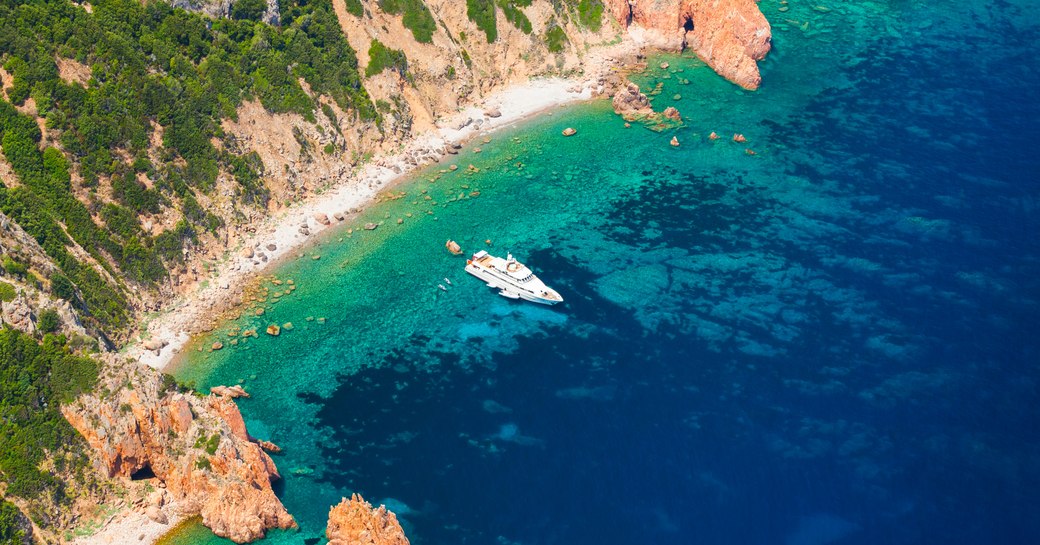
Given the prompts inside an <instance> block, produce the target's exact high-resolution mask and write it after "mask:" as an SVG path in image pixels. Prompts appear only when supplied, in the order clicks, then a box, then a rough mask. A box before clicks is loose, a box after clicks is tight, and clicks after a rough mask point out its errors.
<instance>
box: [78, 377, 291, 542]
mask: <svg viewBox="0 0 1040 545" xmlns="http://www.w3.org/2000/svg"><path fill="white" fill-rule="evenodd" d="M126 382H129V383H130V384H132V385H133V388H132V389H130V388H127V387H125V384H126ZM110 386H112V387H110V388H109V390H114V393H111V394H107V395H104V396H103V397H104V398H102V396H101V395H100V394H95V395H89V396H83V397H81V398H80V399H78V400H77V401H76V402H75V403H73V404H70V405H66V406H63V407H62V413H63V414H64V415H65V418H66V419H67V420H68V421H69V422H70V423H71V424H72V426H73V427H75V428H76V430H77V431H79V433H80V434H81V435H83V437H84V438H85V439H86V440H87V443H88V444H90V446H91V447H92V448H93V449H94V455H95V456H94V458H95V462H96V464H97V465H98V466H99V468H100V469H101V471H102V472H103V473H105V474H106V475H108V476H109V477H122V478H130V477H131V476H133V475H134V474H135V473H137V472H139V471H141V470H144V469H150V470H151V471H152V473H153V474H154V475H155V476H156V478H158V479H159V480H160V481H162V482H163V483H165V485H166V490H167V491H168V492H169V493H170V494H171V496H172V497H173V499H174V501H175V502H176V503H177V505H178V510H179V511H181V512H182V513H183V514H186V515H194V514H199V515H201V516H202V523H203V524H205V525H206V526H208V527H209V528H210V529H212V530H213V532H214V533H215V534H217V535H219V536H222V537H227V538H229V539H231V540H232V541H234V542H236V543H245V542H248V541H253V540H255V539H259V538H261V537H263V536H264V534H265V533H266V530H267V529H269V528H292V527H295V526H296V522H295V521H294V520H293V518H292V516H291V515H289V513H288V512H287V511H286V510H285V507H283V506H282V503H281V501H279V499H278V498H277V497H276V496H275V494H274V491H272V490H271V481H272V480H273V479H278V478H280V476H279V474H278V470H277V469H276V468H275V465H274V461H273V460H271V457H270V456H268V455H267V453H265V452H264V451H263V450H262V449H261V448H260V445H258V444H257V443H256V442H255V441H254V440H253V439H252V438H250V437H249V434H248V433H247V432H246V427H245V422H244V421H243V420H242V415H241V413H240V412H239V411H238V407H237V406H236V405H235V403H234V401H232V400H231V399H230V398H225V397H217V396H209V397H205V398H200V397H196V396H193V395H185V394H181V393H176V392H169V391H163V389H162V385H161V381H160V379H159V377H158V374H156V373H153V372H151V371H144V370H135V371H134V372H132V373H131V376H130V377H129V378H126V379H124V381H119V383H118V385H115V384H113V385H110Z"/></svg>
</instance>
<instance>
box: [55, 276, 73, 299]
mask: <svg viewBox="0 0 1040 545" xmlns="http://www.w3.org/2000/svg"><path fill="white" fill-rule="evenodd" d="M51 293H53V294H54V295H55V296H56V297H60V298H62V299H64V300H66V301H72V300H74V299H75V298H76V285H75V284H73V283H72V281H71V280H69V277H67V276H65V275H64V274H61V273H57V274H55V275H54V276H53V277H52V278H51Z"/></svg>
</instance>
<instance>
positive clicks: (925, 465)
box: [171, 0, 1040, 545]
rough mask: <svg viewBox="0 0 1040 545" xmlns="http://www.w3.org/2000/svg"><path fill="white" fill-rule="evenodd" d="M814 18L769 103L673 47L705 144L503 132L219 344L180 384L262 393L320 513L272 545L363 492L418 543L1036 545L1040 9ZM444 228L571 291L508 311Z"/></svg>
mask: <svg viewBox="0 0 1040 545" xmlns="http://www.w3.org/2000/svg"><path fill="white" fill-rule="evenodd" d="M788 5H789V7H790V9H789V10H788V11H786V12H780V11H779V10H778V8H779V7H780V4H779V3H778V2H770V1H763V2H762V3H761V6H762V9H763V11H764V12H765V13H766V15H767V17H769V19H770V20H771V21H772V22H773V23H774V44H775V50H774V52H773V53H771V54H770V57H769V58H768V59H767V60H766V61H765V62H764V63H763V65H762V67H763V78H764V81H765V83H764V85H763V87H762V88H761V89H760V90H759V91H758V92H756V93H748V92H745V91H741V90H739V89H738V88H736V87H734V86H732V85H730V84H728V83H726V82H725V81H723V80H721V79H720V78H718V77H717V76H715V75H714V74H713V73H712V72H711V71H710V70H709V69H707V68H706V67H704V66H703V65H702V64H701V63H699V62H698V61H697V60H695V59H693V58H688V57H675V56H666V57H662V58H661V59H654V60H653V62H652V63H651V66H652V68H651V69H649V70H648V71H647V73H645V74H642V75H639V76H637V79H638V80H639V82H640V83H641V84H642V85H643V87H644V89H651V88H653V87H654V86H655V85H656V84H658V83H661V84H662V89H661V92H660V93H659V94H657V95H655V96H654V97H653V100H654V103H655V106H656V107H657V108H658V109H661V108H663V107H664V106H667V105H675V106H676V107H678V108H679V110H680V111H681V112H682V113H683V115H684V117H685V118H686V124H685V126H683V127H681V128H678V129H674V130H668V131H665V132H662V133H656V132H653V131H651V130H648V129H647V128H644V127H642V126H638V125H636V126H633V127H632V128H628V129H626V128H624V126H623V122H622V121H621V120H620V119H618V118H617V117H616V116H615V115H614V114H613V113H612V112H611V111H610V108H609V104H608V103H607V102H606V101H599V102H593V103H589V104H583V105H579V106H575V107H570V108H567V109H564V110H560V111H557V112H555V113H554V115H552V116H543V117H540V118H537V119H535V120H532V121H530V122H527V123H525V124H523V125H522V126H519V127H515V128H512V129H509V130H505V131H502V132H499V133H495V134H493V135H491V136H490V138H491V141H490V142H488V143H483V142H480V141H479V140H478V141H477V142H474V143H472V144H471V145H469V146H467V149H466V150H465V152H464V153H463V154H462V155H460V156H459V157H457V158H451V159H452V161H451V162H454V163H456V164H457V165H458V166H459V167H461V168H459V170H458V171H454V172H452V171H450V170H448V165H449V164H450V163H451V162H446V163H444V164H441V165H434V166H432V167H430V168H428V169H426V170H424V171H422V172H420V173H419V174H417V175H416V176H415V177H414V178H413V179H411V180H409V181H407V182H405V183H403V184H401V185H400V186H398V187H396V188H395V189H394V191H395V192H396V194H397V195H398V196H399V198H397V199H396V200H386V201H384V202H381V203H379V204H377V205H374V206H372V207H370V208H369V210H367V211H366V212H365V213H364V214H363V215H362V217H360V218H358V219H356V220H352V224H351V225H350V226H346V227H344V228H342V230H340V231H337V232H333V233H329V234H326V235H324V236H323V237H322V240H321V241H320V242H318V243H316V244H315V245H313V246H312V247H309V248H307V249H305V253H306V254H307V255H305V256H304V257H303V258H300V259H297V260H294V261H291V262H288V263H285V264H283V265H281V266H279V267H278V268H277V270H274V271H272V274H273V275H274V277H275V278H277V279H278V280H279V281H280V282H282V283H281V284H274V283H273V282H271V279H267V280H266V281H265V285H266V287H267V288H269V290H270V292H269V294H268V297H267V298H266V301H265V302H264V303H262V306H264V309H265V313H264V315H263V316H260V317H256V316H255V315H254V313H253V312H247V313H246V316H247V317H245V318H241V319H238V320H234V321H231V322H228V323H227V324H224V325H223V326H222V327H221V328H219V329H218V330H217V331H215V332H214V333H213V334H212V335H211V336H209V337H205V338H202V339H199V341H198V345H197V346H203V347H205V346H209V345H210V344H211V343H212V342H213V340H214V339H217V338H219V339H220V340H222V341H224V344H225V348H224V350H222V351H219V352H212V353H211V352H208V351H203V352H192V353H191V355H190V357H189V358H188V360H187V361H186V362H184V363H183V365H182V366H181V367H180V368H179V369H178V371H177V374H178V377H179V378H181V379H183V380H196V381H197V382H198V383H199V384H200V385H203V386H208V385H214V384H229V383H242V384H244V385H245V387H246V388H247V389H248V390H249V391H250V392H251V393H252V395H253V397H252V398H251V399H248V400H243V401H242V403H241V404H240V405H241V407H242V410H243V413H244V415H245V417H246V419H247V424H248V426H249V429H250V431H251V433H252V434H253V435H255V436H257V437H259V438H263V439H269V440H272V441H274V442H276V443H278V444H280V445H281V446H282V447H283V448H284V452H283V453H282V454H280V455H277V456H276V457H275V460H276V462H277V464H278V467H279V469H280V470H281V471H282V473H283V475H284V477H285V479H284V480H283V481H282V482H281V483H280V484H279V485H278V487H277V490H278V492H279V494H280V495H281V497H282V499H283V501H284V503H285V505H286V507H287V508H288V509H289V511H290V512H291V513H293V515H294V516H296V517H297V520H298V521H299V522H300V525H301V529H300V531H298V532H274V533H272V534H271V536H270V538H269V540H270V541H272V542H274V543H307V544H313V543H318V542H320V541H323V538H322V537H321V536H322V535H323V531H324V525H325V520H326V516H327V514H328V509H329V507H330V506H331V505H333V504H334V503H336V502H337V501H338V500H339V498H340V497H341V496H349V494H350V493H351V492H353V491H358V492H361V493H362V494H364V495H365V497H366V498H367V499H369V500H370V501H373V502H382V503H385V504H386V505H387V506H388V507H389V508H391V509H392V510H394V511H395V512H397V513H398V515H399V517H400V518H401V520H402V522H403V524H404V525H405V528H406V530H407V532H408V535H409V538H410V539H411V540H412V543H417V544H449V543H502V544H512V543H532V544H533V543H644V542H663V543H691V542H699V543H720V544H721V543H726V544H729V543H785V544H792V545H819V544H825V543H879V542H883V543H921V542H945V543H980V542H986V543H1026V542H1036V541H1037V540H1038V539H1040V524H1038V523H1037V522H1036V520H1035V516H1033V515H1034V514H1035V513H1036V512H1038V509H1040V497H1038V493H1037V492H1036V490H1037V485H1038V484H1040V457H1038V456H1037V454H1038V453H1040V437H1038V434H1037V431H1036V430H1037V429H1040V426H1038V424H1040V422H1038V420H1040V419H1038V418H1037V414H1036V408H1035V407H1036V405H1037V401H1038V395H1037V386H1036V378H1037V364H1038V362H1040V358H1038V356H1037V354H1038V351H1040V350H1038V349H1040V343H1038V341H1037V340H1036V338H1035V331H1037V329H1038V328H1037V326H1038V324H1040V310H1038V309H1040V307H1038V305H1037V295H1038V293H1040V290H1038V288H1040V281H1038V280H1037V279H1038V278H1040V275H1038V273H1040V270H1038V269H1040V260H1038V254H1040V252H1038V250H1040V243H1038V242H1037V236H1036V235H1037V233H1038V232H1040V229H1038V228H1040V221H1038V220H1037V216H1036V214H1037V210H1038V205H1040V187H1038V186H1040V184H1038V180H1037V174H1036V173H1037V172H1040V157H1038V155H1037V154H1036V153H1035V149H1034V144H1035V142H1036V141H1037V136H1038V134H1037V132H1038V131H1037V128H1036V127H1037V122H1038V121H1040V104H1038V98H1037V96H1036V93H1035V89H1036V88H1037V86H1038V85H1040V70H1038V68H1037V63H1036V61H1035V59H1034V58H1033V56H1032V53H1031V49H1030V48H1031V45H1030V44H1032V43H1034V42H1035V41H1036V39H1037V38H1040V29H1038V27H1037V26H1036V24H1035V23H1033V22H1032V21H1033V20H1034V19H1035V18H1034V17H1030V16H1029V14H1030V13H1031V12H1030V11H1029V9H1031V8H1035V6H1033V5H1032V4H1031V3H1028V2H1019V3H1000V4H992V5H974V4H972V3H953V2H939V3H929V4H925V3H921V2H911V1H895V0H893V1H889V2H845V3H841V4H835V5H828V6H827V8H829V11H823V10H821V9H819V8H818V7H817V6H819V4H811V3H801V2H791V3H790V4H788ZM806 23H808V25H806ZM661 60H667V61H668V62H669V64H670V67H669V69H667V70H661V69H660V68H657V65H658V63H659V62H660V61H661ZM675 95H680V97H679V98H678V99H676V98H675ZM567 126H573V127H576V128H577V129H578V131H579V132H578V135H576V136H574V137H571V138H564V137H562V136H560V131H561V130H562V129H563V128H564V127H567ZM711 131H715V132H717V133H718V134H719V135H722V138H720V139H718V140H715V141H710V140H709V139H708V138H707V135H708V134H709V133H710V132H711ZM734 133H741V134H744V135H745V136H746V137H747V142H746V143H743V144H737V143H735V142H732V141H731V139H730V137H731V136H732V135H733V134H734ZM673 135H674V136H676V137H677V138H678V139H679V141H680V143H681V146H680V147H678V148H673V147H671V146H669V145H668V141H669V139H670V138H671V137H672V136H673ZM474 146H480V148H481V149H482V151H481V152H480V153H475V152H473V147H474ZM748 149H750V150H752V151H753V152H754V155H751V154H749V153H747V151H746V150H748ZM470 164H472V165H474V166H475V167H477V168H479V172H474V173H470V172H467V168H466V167H467V166H468V165H470ZM427 197H428V198H427ZM398 219H401V220H402V223H401V224H400V225H399V224H398V223H397V220H398ZM368 221H376V222H383V224H382V225H381V226H380V227H379V228H378V229H376V230H375V231H363V230H358V228H359V227H360V226H361V225H362V224H364V223H365V222H368ZM348 228H350V229H354V231H353V232H349V233H348V231H347V229H348ZM449 238H452V239H455V240H457V241H459V242H460V243H461V244H462V246H463V248H464V249H465V250H467V251H474V250H477V249H484V248H487V249H489V250H491V251H492V253H499V254H504V253H505V252H507V251H511V252H513V253H514V254H515V255H516V256H517V257H519V258H520V259H521V260H522V261H525V262H527V263H528V264H529V265H530V266H531V267H532V268H534V269H535V271H536V272H538V273H539V275H540V276H541V277H542V278H543V279H544V280H545V281H546V282H547V283H548V284H549V285H550V286H552V287H554V288H555V289H557V290H558V291H560V293H561V294H562V295H563V297H564V298H565V300H566V301H565V303H564V304H563V305H560V306H558V307H553V308H545V307H540V306H535V305H531V304H526V303H520V302H515V301H509V300H506V299H504V298H501V297H498V296H497V295H495V293H494V292H493V291H491V290H489V289H487V288H486V287H484V285H483V283H481V282H479V281H478V280H476V279H473V278H471V277H468V276H467V275H465V274H464V273H463V271H462V267H463V264H464V260H463V258H460V257H455V256H451V255H450V254H448V253H447V252H446V251H445V250H444V247H443V244H444V241H445V240H447V239H449ZM486 240H489V241H490V245H489V244H487V243H485V241H486ZM314 255H318V256H320V259H318V260H315V259H313V257H312V256H314ZM445 278H448V279H450V280H451V283H450V284H449V283H448V282H447V281H446V280H445ZM290 279H291V280H292V281H293V283H292V285H293V286H296V289H295V290H294V291H292V292H291V293H289V294H287V295H286V294H285V292H286V291H287V289H288V286H289V283H288V280H290ZM438 284H443V285H445V287H446V288H447V291H442V290H440V289H439V288H438V287H437V286H438ZM276 292H281V295H280V296H279V297H274V295H275V293H276ZM276 299H277V302H275V300H276ZM286 322H291V323H292V324H293V328H292V329H291V330H289V331H284V332H283V333H282V335H280V336H279V337H278V338H272V337H268V336H266V335H263V333H261V336H260V338H257V339H247V340H244V341H240V342H239V344H237V345H234V346H232V345H230V342H229V340H230V339H232V338H235V337H229V336H228V333H229V332H236V331H239V330H241V329H243V328H253V327H256V328H259V330H260V331H261V332H262V330H263V329H264V328H265V327H266V326H267V325H268V324H271V323H277V324H284V323H286ZM206 535H207V534H206V533H205V531H203V530H200V529H198V528H194V529H190V530H187V531H185V532H182V533H180V534H178V535H177V536H174V538H173V539H172V540H171V541H172V542H175V543H199V542H209V541H212V542H214V543H216V542H221V541H222V540H219V539H216V538H213V537H212V536H209V537H208V538H206V537H203V536H206Z"/></svg>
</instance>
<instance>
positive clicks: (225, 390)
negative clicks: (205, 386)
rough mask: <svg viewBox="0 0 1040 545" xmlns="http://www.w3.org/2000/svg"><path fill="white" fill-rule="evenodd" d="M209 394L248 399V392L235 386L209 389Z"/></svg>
mask: <svg viewBox="0 0 1040 545" xmlns="http://www.w3.org/2000/svg"><path fill="white" fill-rule="evenodd" d="M243 336H244V335H243ZM209 393H211V394H213V395H216V396H220V397H231V398H235V397H249V392H246V391H245V389H244V388H242V387H241V386H239V385H237V384H236V385H234V386H214V387H212V388H210V389H209Z"/></svg>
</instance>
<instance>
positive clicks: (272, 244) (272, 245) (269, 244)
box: [264, 242, 278, 252]
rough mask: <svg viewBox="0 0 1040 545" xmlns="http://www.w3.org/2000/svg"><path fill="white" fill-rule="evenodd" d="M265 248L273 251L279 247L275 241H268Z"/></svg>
mask: <svg viewBox="0 0 1040 545" xmlns="http://www.w3.org/2000/svg"><path fill="white" fill-rule="evenodd" d="M264 248H267V251H269V252H273V251H275V250H277V249H278V245H277V244H275V243H273V242H268V243H267V245H266V246H264Z"/></svg>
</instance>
